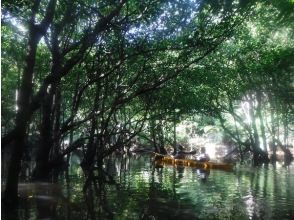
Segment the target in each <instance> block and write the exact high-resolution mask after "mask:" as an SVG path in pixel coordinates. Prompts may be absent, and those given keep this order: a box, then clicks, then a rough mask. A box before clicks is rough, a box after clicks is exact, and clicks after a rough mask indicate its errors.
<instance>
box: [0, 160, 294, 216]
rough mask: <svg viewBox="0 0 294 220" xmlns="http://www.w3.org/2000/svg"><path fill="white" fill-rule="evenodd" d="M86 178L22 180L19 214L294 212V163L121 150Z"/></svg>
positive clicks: (70, 175)
mask: <svg viewBox="0 0 294 220" xmlns="http://www.w3.org/2000/svg"><path fill="white" fill-rule="evenodd" d="M99 175H103V176H104V177H103V178H102V177H101V176H99ZM111 177H113V180H111ZM85 180H86V179H85V177H84V176H83V175H81V173H80V172H77V170H76V169H72V170H69V172H65V173H64V174H63V175H61V176H60V178H59V184H51V185H50V183H47V185H46V184H40V185H39V186H36V185H35V186H34V185H33V184H31V185H29V184H30V183H25V184H22V185H20V189H21V190H20V192H22V194H21V195H20V196H21V197H22V200H21V201H22V202H21V206H20V209H19V210H18V212H17V213H18V216H19V219H41V218H42V219H45V218H46V219H68V220H69V219H73V220H74V219H79V220H80V219H177V218H179V219H293V218H294V189H293V185H294V167H293V166H291V167H282V166H272V165H268V166H261V167H253V168H251V167H245V166H244V167H242V166H240V167H237V168H236V170H235V171H234V172H225V171H221V170H210V171H209V170H200V169H195V168H188V167H177V166H163V165H162V166H156V167H155V166H154V164H153V161H152V158H150V156H149V155H145V156H144V155H137V156H132V157H126V156H116V157H111V158H108V159H107V160H106V161H105V166H104V167H103V171H98V170H96V171H95V172H94V173H93V178H91V179H90V180H89V184H88V185H87V187H84V183H85ZM102 180H104V181H102ZM83 189H84V190H83ZM2 217H3V216H2ZM4 217H5V218H4V219H9V218H8V217H7V215H5V216H4ZM11 219H12V218H11Z"/></svg>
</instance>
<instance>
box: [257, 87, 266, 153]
mask: <svg viewBox="0 0 294 220" xmlns="http://www.w3.org/2000/svg"><path fill="white" fill-rule="evenodd" d="M256 100H257V108H256V113H257V115H258V117H259V120H260V131H261V137H262V142H263V150H264V152H266V153H267V141H266V136H265V126H264V120H263V116H262V112H261V91H259V90H258V91H257V92H256Z"/></svg>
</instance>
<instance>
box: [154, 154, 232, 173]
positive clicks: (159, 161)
mask: <svg viewBox="0 0 294 220" xmlns="http://www.w3.org/2000/svg"><path fill="white" fill-rule="evenodd" d="M155 163H156V165H163V164H168V165H178V166H188V167H196V168H200V169H221V170H228V171H229V170H232V169H233V167H234V165H233V164H228V163H215V162H200V161H196V160H190V159H175V158H173V157H171V156H163V155H160V154H155Z"/></svg>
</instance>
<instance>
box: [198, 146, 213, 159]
mask: <svg viewBox="0 0 294 220" xmlns="http://www.w3.org/2000/svg"><path fill="white" fill-rule="evenodd" d="M209 160H210V157H209V155H208V154H207V153H206V149H205V147H201V149H200V155H199V156H197V161H200V162H207V161H209Z"/></svg>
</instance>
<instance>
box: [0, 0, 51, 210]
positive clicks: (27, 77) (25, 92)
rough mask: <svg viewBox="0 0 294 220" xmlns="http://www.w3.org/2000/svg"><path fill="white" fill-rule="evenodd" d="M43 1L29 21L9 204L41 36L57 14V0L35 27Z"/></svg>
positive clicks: (13, 200)
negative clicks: (36, 17)
mask: <svg viewBox="0 0 294 220" xmlns="http://www.w3.org/2000/svg"><path fill="white" fill-rule="evenodd" d="M40 2H41V1H40V0H37V1H35V2H34V4H33V6H32V15H31V17H30V21H29V37H28V46H27V55H26V60H25V67H24V70H23V74H22V80H21V86H20V90H19V97H18V108H19V109H18V112H17V115H16V121H15V127H16V128H15V132H14V133H13V134H12V135H11V136H12V138H11V139H10V141H13V140H14V147H13V150H12V156H11V160H10V162H9V168H8V176H7V180H6V188H5V191H4V202H5V203H6V204H8V205H14V206H15V205H16V204H17V202H16V201H17V188H18V175H19V172H20V169H21V158H22V155H23V151H24V143H25V139H26V137H27V133H26V129H27V127H28V122H29V121H30V118H31V114H30V109H29V108H28V106H29V104H30V100H31V97H32V90H33V85H32V80H33V74H34V67H35V62H36V52H37V47H38V43H39V41H40V39H41V37H42V36H43V35H44V34H45V33H46V32H47V29H48V27H49V25H50V23H51V22H52V19H53V15H54V12H55V5H56V0H50V1H49V3H48V6H47V9H46V13H45V16H44V19H43V20H42V21H41V23H40V24H39V25H36V24H35V16H36V14H37V12H38V10H39V6H40Z"/></svg>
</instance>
